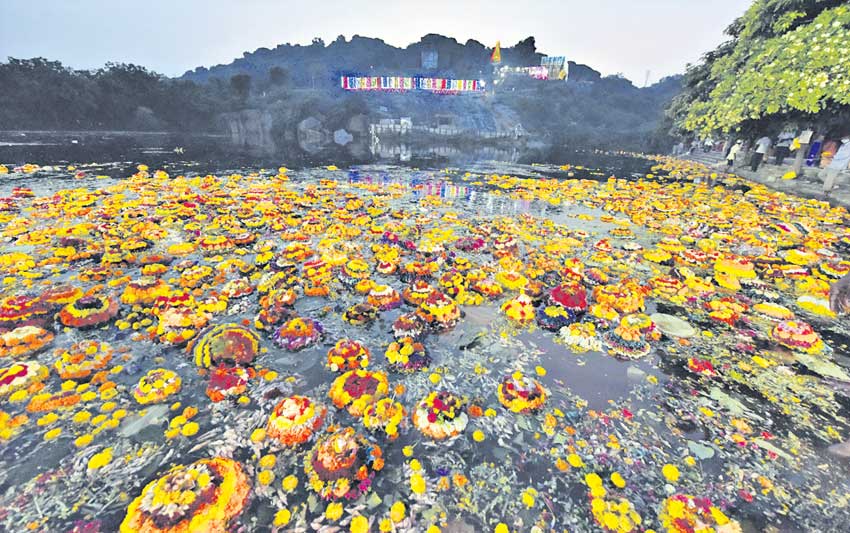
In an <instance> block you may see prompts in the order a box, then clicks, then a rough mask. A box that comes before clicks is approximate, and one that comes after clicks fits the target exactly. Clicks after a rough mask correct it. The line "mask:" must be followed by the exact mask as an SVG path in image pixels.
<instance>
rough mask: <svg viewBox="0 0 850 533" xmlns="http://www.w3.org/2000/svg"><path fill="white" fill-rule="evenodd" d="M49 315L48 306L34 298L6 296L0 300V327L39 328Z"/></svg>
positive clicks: (23, 295)
mask: <svg viewBox="0 0 850 533" xmlns="http://www.w3.org/2000/svg"><path fill="white" fill-rule="evenodd" d="M49 313H50V308H49V306H47V305H45V303H44V302H42V301H41V299H40V298H38V297H36V296H29V295H26V294H21V295H18V296H8V297H6V298H3V299H2V300H0V327H15V326H27V325H35V326H41V325H44V322H46V321H47V320H48V316H49Z"/></svg>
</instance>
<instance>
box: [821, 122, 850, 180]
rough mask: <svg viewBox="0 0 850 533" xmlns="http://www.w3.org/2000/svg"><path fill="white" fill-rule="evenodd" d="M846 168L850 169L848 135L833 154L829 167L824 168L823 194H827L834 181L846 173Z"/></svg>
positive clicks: (849, 136)
mask: <svg viewBox="0 0 850 533" xmlns="http://www.w3.org/2000/svg"><path fill="white" fill-rule="evenodd" d="M847 167H850V135H845V136H844V138H843V139H841V147H839V148H838V151H837V152H835V155H834V156H833V157H832V161H831V162H830V163H829V166H827V167H826V179H824V180H823V192H825V193H826V194H829V193H831V192H832V189H833V188H834V187H835V180H836V179H838V175H839V174H841V173H843V172H846V171H847Z"/></svg>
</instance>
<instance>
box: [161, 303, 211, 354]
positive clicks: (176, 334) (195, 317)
mask: <svg viewBox="0 0 850 533" xmlns="http://www.w3.org/2000/svg"><path fill="white" fill-rule="evenodd" d="M207 322H209V315H208V314H206V313H204V312H201V311H199V310H197V309H192V308H191V307H170V308H167V309H164V310H162V311H160V312H159V322H158V323H157V325H156V335H157V336H158V337H159V340H160V341H161V342H164V343H167V344H173V345H175V346H180V345H182V344H185V343H186V342H187V341H188V340H189V339H191V338H192V337H194V336H195V335H196V334H197V333H198V330H200V329H201V328H203V327H204V326H206V325H207Z"/></svg>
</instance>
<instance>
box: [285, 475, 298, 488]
mask: <svg viewBox="0 0 850 533" xmlns="http://www.w3.org/2000/svg"><path fill="white" fill-rule="evenodd" d="M281 486H282V487H283V490H285V491H286V492H292V491H293V490H295V488H296V487H297V486H298V478H297V477H295V476H292V475H289V476H286V477H285V478H283V483H281Z"/></svg>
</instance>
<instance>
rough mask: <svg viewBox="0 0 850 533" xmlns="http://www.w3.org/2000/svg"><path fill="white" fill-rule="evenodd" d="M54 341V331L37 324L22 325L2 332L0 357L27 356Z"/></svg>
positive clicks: (0, 336)
mask: <svg viewBox="0 0 850 533" xmlns="http://www.w3.org/2000/svg"><path fill="white" fill-rule="evenodd" d="M51 342H53V333H51V332H50V331H47V330H46V329H43V328H40V327H37V326H20V327H17V328H15V329H13V330H12V331H6V332H4V333H2V334H0V357H15V358H18V357H25V356H29V355H32V354H35V353H37V352H38V351H39V350H41V349H43V348H44V347H46V346H47V345H48V344H50V343H51Z"/></svg>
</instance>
